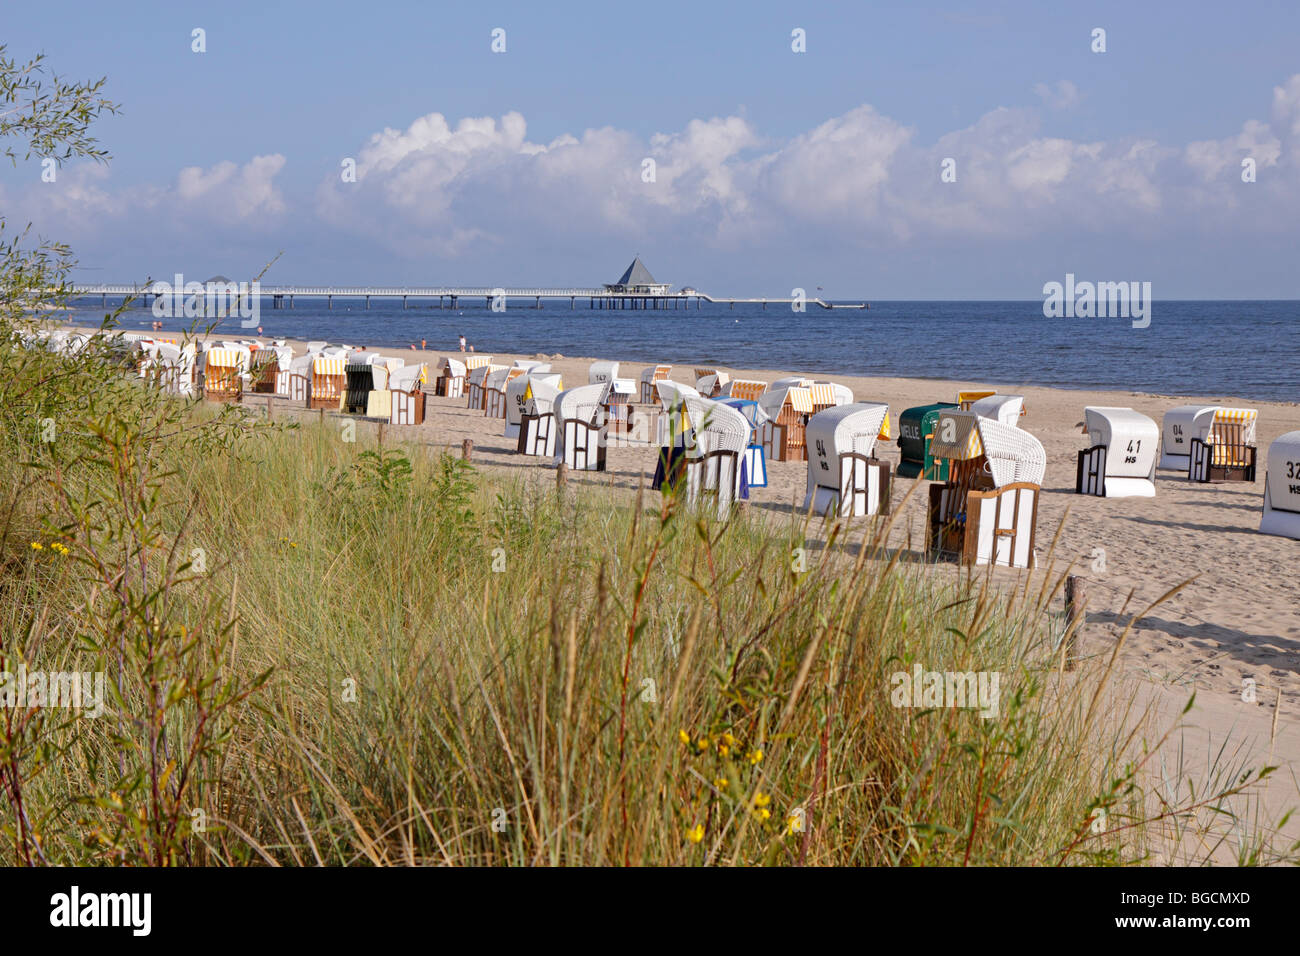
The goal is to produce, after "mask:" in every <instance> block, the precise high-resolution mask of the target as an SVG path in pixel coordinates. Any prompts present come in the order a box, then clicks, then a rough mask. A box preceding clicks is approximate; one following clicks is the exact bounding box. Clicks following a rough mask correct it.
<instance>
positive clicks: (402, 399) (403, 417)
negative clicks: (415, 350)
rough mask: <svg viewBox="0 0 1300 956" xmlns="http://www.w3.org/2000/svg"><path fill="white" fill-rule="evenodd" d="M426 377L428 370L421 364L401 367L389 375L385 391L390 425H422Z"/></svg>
mask: <svg viewBox="0 0 1300 956" xmlns="http://www.w3.org/2000/svg"><path fill="white" fill-rule="evenodd" d="M428 377H429V376H428V369H427V367H426V366H425V364H424V363H423V362H416V363H414V364H411V365H403V366H402V367H401V368H397V369H394V370H392V371H391V372H390V373H389V375H388V389H387V391H388V423H389V424H390V425H422V424H424V405H425V394H424V386H425V384H426V383H427V382H428ZM376 410H378V409H376Z"/></svg>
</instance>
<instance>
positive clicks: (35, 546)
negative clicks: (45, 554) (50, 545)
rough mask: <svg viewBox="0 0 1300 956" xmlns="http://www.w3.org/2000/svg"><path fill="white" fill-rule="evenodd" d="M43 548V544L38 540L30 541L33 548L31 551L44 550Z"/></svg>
mask: <svg viewBox="0 0 1300 956" xmlns="http://www.w3.org/2000/svg"><path fill="white" fill-rule="evenodd" d="M44 548H45V545H43V544H41V543H40V542H39V541H33V542H32V550H33V551H41V550H44Z"/></svg>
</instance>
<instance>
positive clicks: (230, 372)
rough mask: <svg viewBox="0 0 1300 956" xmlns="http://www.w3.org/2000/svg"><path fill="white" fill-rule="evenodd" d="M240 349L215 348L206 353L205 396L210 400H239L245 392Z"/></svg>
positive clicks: (204, 366) (204, 368) (204, 363)
mask: <svg viewBox="0 0 1300 956" xmlns="http://www.w3.org/2000/svg"><path fill="white" fill-rule="evenodd" d="M242 358H243V356H242V355H241V353H240V352H239V350H238V349H225V348H213V349H208V350H207V352H205V353H204V362H203V397H204V399H206V400H207V401H209V402H237V401H239V400H240V398H242V397H243V394H244V379H243V375H242V370H241V367H240V361H241V359H242Z"/></svg>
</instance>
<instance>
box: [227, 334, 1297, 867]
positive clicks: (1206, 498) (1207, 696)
mask: <svg viewBox="0 0 1300 956" xmlns="http://www.w3.org/2000/svg"><path fill="white" fill-rule="evenodd" d="M289 344H290V345H291V346H292V347H293V348H294V352H295V354H302V352H303V351H304V349H305V346H304V343H302V342H298V341H293V340H290V341H289ZM371 351H378V352H381V353H383V354H385V355H391V356H397V357H401V358H403V359H405V361H406V362H407V363H408V364H409V363H411V362H413V361H416V360H417V359H418V360H422V361H424V362H426V363H427V364H428V366H429V369H430V377H431V379H432V376H433V371H434V369H435V367H436V365H437V363H438V360H439V359H440V358H441V357H442V356H443V355H450V356H452V357H460V358H464V356H463V355H459V353H454V352H439V351H434V350H425V351H412V350H409V349H408V350H401V349H391V348H390V349H383V348H380V349H373V350H371ZM516 359H532V360H542V361H547V362H549V363H550V364H551V367H552V371H554V372H559V373H560V374H561V375H563V377H564V382H565V385H566V386H570V387H571V386H573V385H576V384H586V382H587V380H588V369H589V367H590V365H591V363H592V362H593V361H596V360H597V358H596V357H574V356H563V357H561V356H558V355H547V354H544V353H540V354H528V355H523V354H501V353H494V354H493V355H492V360H493V361H494V362H496V363H498V364H509V363H511V362H513V361H514V360H516ZM645 367H646V366H645V365H644V364H643V363H629V362H622V363H620V369H619V373H618V374H619V377H621V378H632V379H638V380H639V378H640V375H641V372H642V370H643V369H644V368H645ZM719 367H720V368H722V369H724V370H725V371H726V372H728V373H729V374H730V376H731V378H733V379H737V378H743V379H751V380H759V381H765V382H772V381H774V380H776V379H778V378H782V377H785V376H789V375H793V374H800V373H799V372H798V370H778V369H750V368H736V367H727V366H719ZM694 368H695V367H694V366H691V365H684V366H675V367H674V370H675V371H676V372H677V373H678V374H677V375H674V376H671V377H673V378H675V379H676V380H679V381H684V382H689V383H693V382H694V378H695V375H694ZM815 377H816V378H817V379H819V380H826V379H829V380H831V381H835V382H839V383H841V384H844V385H847V386H848V387H849V388H851V389H852V390H853V393H854V397H855V400H857V401H871V402H886V403H888V404H889V406H890V418H891V422H892V423H893V435H894V436H895V437H896V436H897V434H898V414H899V413H900V412H902V411H903V410H905V409H907V408H910V407H913V406H916V405H923V404H928V403H930V402H934V401H954V400H955V399H956V395H957V392H958V391H959V390H966V389H991V388H993V387H994V386H993V385H992V384H990V383H985V382H980V381H941V380H924V379H907V378H868V377H859V376H851V375H829V376H828V375H817V376H815ZM430 390H432V386H430ZM998 390H999V391H1000V392H1002V393H1005V394H1015V395H1022V396H1023V397H1024V399H1025V409H1026V413H1025V415H1024V416H1023V417H1022V418H1021V420H1020V424H1021V427H1022V428H1024V429H1026V430H1027V431H1029V432H1031V433H1032V434H1034V435H1035V436H1036V437H1037V438H1038V439H1039V440H1040V441H1041V442H1042V443H1043V446H1044V448H1045V450H1046V452H1047V472H1046V477H1045V479H1044V483H1043V487H1044V495H1043V497H1042V499H1041V503H1040V507H1039V515H1038V531H1037V553H1038V556H1039V559H1040V561H1042V562H1044V563H1045V562H1046V559H1047V556H1048V555H1047V552H1048V549H1049V548H1050V546H1051V542H1052V539H1053V536H1054V535H1056V534H1057V531H1058V528H1059V529H1060V535H1059V541H1058V544H1057V547H1056V550H1055V552H1054V554H1053V556H1052V560H1053V568H1054V572H1055V573H1061V572H1064V571H1065V570H1066V568H1067V567H1070V566H1071V563H1072V571H1071V573H1074V574H1078V575H1082V576H1084V577H1086V578H1087V593H1088V610H1087V619H1086V625H1085V626H1084V627H1083V629H1082V631H1081V632H1080V635H1079V639H1078V642H1077V644H1076V648H1077V650H1078V652H1080V653H1082V654H1083V655H1099V656H1103V657H1108V656H1109V655H1111V653H1112V652H1113V650H1114V648H1115V645H1116V642H1117V640H1118V638H1119V636H1120V634H1121V632H1122V631H1123V630H1124V629H1125V628H1126V627H1128V626H1129V623H1130V621H1131V620H1132V618H1133V617H1134V615H1135V614H1141V616H1140V617H1139V618H1138V620H1137V621H1136V623H1135V624H1134V625H1133V627H1132V629H1131V631H1130V632H1129V635H1128V637H1127V639H1126V641H1125V643H1124V645H1123V648H1122V651H1121V654H1120V657H1119V664H1120V669H1121V673H1122V674H1123V675H1124V677H1125V678H1126V679H1125V680H1124V681H1122V683H1121V685H1120V689H1119V690H1118V691H1117V693H1118V694H1120V695H1122V696H1123V698H1124V699H1125V700H1129V699H1132V700H1133V701H1135V702H1137V703H1138V705H1139V709H1141V708H1143V707H1150V708H1151V710H1152V712H1153V713H1155V714H1157V715H1158V720H1159V724H1160V726H1161V727H1162V728H1164V727H1168V726H1170V725H1172V724H1173V723H1174V722H1176V721H1178V720H1179V719H1180V715H1181V711H1182V708H1183V706H1184V705H1185V704H1186V703H1187V700H1188V698H1189V697H1190V696H1191V695H1192V694H1193V693H1195V694H1196V705H1195V708H1194V709H1193V711H1191V712H1190V713H1189V714H1187V715H1186V716H1185V717H1182V718H1181V719H1182V720H1183V723H1184V726H1185V728H1186V729H1185V731H1184V732H1183V734H1182V736H1181V739H1180V743H1179V746H1180V747H1181V748H1182V751H1183V754H1184V758H1185V759H1186V760H1187V761H1188V764H1189V766H1190V767H1191V768H1194V769H1196V770H1197V771H1198V772H1208V768H1209V767H1211V766H1213V765H1214V764H1215V763H1216V759H1217V758H1216V755H1217V754H1219V753H1220V748H1225V751H1224V752H1226V753H1228V754H1231V755H1233V759H1234V760H1236V761H1240V762H1242V763H1243V764H1245V765H1249V766H1256V767H1258V766H1261V765H1263V764H1264V763H1277V764H1280V765H1281V767H1282V771H1281V772H1280V773H1279V778H1280V779H1278V780H1276V781H1275V782H1273V783H1271V784H1270V785H1269V788H1268V790H1267V792H1266V794H1265V798H1264V805H1265V806H1266V807H1267V810H1268V812H1267V814H1266V816H1268V817H1271V818H1272V819H1273V820H1276V819H1278V818H1279V817H1280V816H1281V814H1282V813H1284V812H1285V810H1286V809H1287V808H1289V807H1291V806H1294V805H1297V804H1300V785H1298V784H1297V779H1300V734H1297V733H1296V732H1295V725H1294V718H1295V714H1296V713H1297V708H1298V706H1300V581H1297V580H1296V578H1295V575H1294V574H1293V573H1292V572H1291V569H1292V568H1293V566H1294V562H1295V558H1296V555H1297V553H1298V552H1300V542H1297V541H1293V540H1291V539H1288V538H1281V537H1275V536H1269V535H1263V534H1260V533H1259V532H1258V530H1257V528H1258V526H1259V519H1260V514H1261V508H1262V501H1263V491H1264V477H1263V475H1264V468H1263V466H1264V462H1265V458H1266V454H1267V450H1268V447H1269V444H1270V443H1271V442H1272V441H1273V439H1275V438H1276V437H1278V436H1279V435H1281V434H1283V433H1285V432H1288V431H1292V430H1295V429H1298V428H1300V405H1297V404H1290V403H1278V402H1263V401H1255V400H1252V399H1250V398H1249V397H1248V396H1241V395H1197V396H1192V395H1180V396H1175V395H1152V394H1142V393H1137V392H1118V391H1096V390H1086V389H1079V390H1067V389H1054V388H1042V387H1034V386H1023V387H1014V388H1009V387H1007V386H1005V385H1004V386H1001V387H1000V388H999V389H998ZM244 401H245V403H246V404H248V405H251V406H253V407H259V406H263V407H264V406H265V403H266V401H267V397H266V396H264V395H252V394H249V393H246V394H245V398H244ZM1201 401H1203V402H1206V403H1216V404H1225V405H1231V406H1246V407H1253V408H1257V409H1258V410H1259V422H1258V447H1259V455H1260V457H1259V466H1260V467H1259V469H1258V477H1257V479H1256V480H1255V481H1254V482H1252V483H1241V482H1235V483H1219V484H1213V483H1212V484H1192V483H1190V482H1188V481H1187V480H1186V478H1185V477H1180V476H1179V475H1178V474H1176V473H1174V472H1164V471H1160V472H1157V479H1156V496H1155V497H1154V498H1121V499H1108V498H1098V497H1091V496H1085V495H1078V494H1075V493H1074V481H1075V469H1076V456H1077V453H1078V451H1079V450H1080V449H1081V448H1084V447H1086V445H1087V441H1086V436H1085V435H1084V434H1083V432H1082V430H1081V428H1080V425H1081V423H1082V421H1083V418H1084V412H1083V409H1084V407H1085V406H1086V405H1102V406H1128V407H1132V408H1133V409H1135V410H1137V411H1139V412H1142V413H1143V414H1146V415H1148V416H1150V417H1151V418H1152V419H1154V420H1155V421H1156V422H1157V424H1159V423H1160V422H1161V420H1162V418H1163V415H1164V413H1165V411H1166V410H1167V409H1169V408H1171V407H1173V406H1176V405H1181V404H1188V403H1192V402H1201ZM272 405H273V408H274V412H273V414H274V415H275V416H276V417H284V416H293V417H306V416H308V415H310V416H312V417H315V416H316V415H318V414H319V413H318V412H310V413H309V412H306V411H305V410H302V409H301V408H300V403H297V402H290V401H289V400H287V399H285V398H274V399H272ZM335 414H336V413H333V412H326V415H327V416H334V415H335ZM504 427H505V422H504V420H502V419H492V418H487V417H486V416H485V415H484V413H483V412H482V411H477V410H474V411H471V410H469V409H468V408H467V407H466V400H465V399H464V398H456V399H452V398H442V397H437V396H434V395H432V394H430V395H429V396H428V399H427V405H426V417H425V422H424V424H423V425H421V426H416V427H413V428H409V429H398V430H396V431H400V433H401V438H402V439H403V440H407V441H412V440H413V441H417V442H420V443H423V444H427V445H430V446H433V447H442V448H445V449H447V450H448V451H451V452H453V453H455V454H457V455H459V454H460V453H461V447H462V443H463V442H464V441H465V440H466V439H469V440H471V441H472V442H473V453H472V456H473V463H474V465H475V466H476V467H479V468H483V469H487V470H491V471H495V472H497V473H498V474H500V475H503V476H509V477H510V478H512V479H515V480H520V481H524V482H527V483H529V484H533V485H536V486H538V487H553V486H554V481H555V472H554V469H553V467H551V466H550V463H549V461H547V460H544V459H540V458H532V457H525V456H521V455H519V454H518V453H517V452H516V451H515V443H514V441H513V440H508V439H506V438H505V437H504ZM387 434H388V436H389V440H391V439H392V438H395V437H397V435H396V434H395V430H392V429H390V430H389V431H388V432H387ZM876 454H877V457H879V458H882V459H885V460H888V461H889V462H890V464H891V466H893V467H895V468H896V467H897V464H898V461H899V449H898V445H897V444H896V442H894V441H889V442H884V441H882V442H880V443H878V445H877V452H876ZM655 463H656V457H655V449H654V448H653V447H651V446H632V447H614V446H611V447H609V448H608V449H607V471H606V472H604V473H597V472H585V473H572V474H570V476H569V484H570V486H571V487H572V488H573V489H574V493H576V494H583V493H602V492H603V493H612V494H613V495H615V496H616V497H623V498H625V500H630V499H631V496H632V495H634V494H635V491H636V489H637V487H638V486H639V485H641V484H642V483H643V482H644V483H645V484H646V485H647V486H648V484H649V480H650V477H651V475H652V474H653V471H654V467H655ZM806 478H807V463H806V462H804V461H792V462H781V461H770V462H769V463H768V484H767V486H766V487H764V488H754V489H751V493H750V504H749V507H750V508H751V509H753V511H754V512H755V513H757V514H766V515H768V516H769V517H770V518H772V519H773V520H775V521H781V522H784V521H786V520H790V519H791V518H792V516H794V513H795V512H798V517H800V518H801V517H802V513H803V512H802V504H803V499H804V492H805V487H806ZM913 484H914V482H913V481H912V480H910V479H903V480H896V481H895V482H894V484H893V489H892V500H893V504H894V507H895V509H896V510H897V511H898V517H897V520H896V521H895V524H894V527H893V531H892V534H891V538H890V541H889V545H890V547H893V548H899V549H903V550H904V551H906V552H910V554H911V555H912V556H914V557H916V558H920V557H921V556H922V554H923V549H924V533H925V523H926V518H925V506H924V501H925V494H924V484H925V483H922V486H921V487H919V488H917V489H916V492H914V493H912V494H911V495H910V496H909V494H908V492H909V490H911V489H912V486H913ZM598 489H599V490H598ZM955 567H956V566H955V565H953V564H951V563H943V564H940V565H939V571H940V573H948V572H950V571H951V570H952V569H954V568H955ZM1023 575H1024V572H1023V571H1012V570H1008V569H997V570H996V571H995V572H994V578H995V581H998V582H1000V583H1002V584H1003V585H1005V586H1006V587H1012V586H1014V584H1015V583H1016V582H1017V580H1019V579H1021V578H1022V577H1023ZM1179 585H1184V586H1183V588H1182V590H1181V591H1179V592H1178V593H1177V594H1176V595H1174V596H1173V597H1172V598H1169V599H1168V600H1166V601H1164V602H1163V603H1161V604H1160V605H1159V606H1158V607H1156V608H1155V609H1153V610H1151V611H1150V612H1149V613H1141V612H1143V611H1145V610H1146V608H1147V607H1148V606H1149V605H1151V604H1152V603H1153V602H1155V601H1157V600H1158V599H1159V598H1160V597H1161V596H1162V595H1164V594H1166V593H1167V592H1168V591H1170V590H1173V589H1175V588H1177V587H1178V586H1179ZM1056 604H1057V607H1056V609H1057V610H1059V605H1060V598H1057V601H1056ZM1248 678H1249V679H1251V680H1253V681H1254V683H1255V687H1256V693H1255V700H1254V701H1245V700H1243V693H1242V691H1243V682H1244V681H1245V680H1246V679H1248ZM1288 830H1296V835H1297V836H1300V825H1297V824H1296V823H1292V824H1291V825H1290V826H1289V827H1288ZM1224 862H1228V861H1227V860H1225V861H1224Z"/></svg>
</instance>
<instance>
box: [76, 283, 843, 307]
mask: <svg viewBox="0 0 1300 956" xmlns="http://www.w3.org/2000/svg"><path fill="white" fill-rule="evenodd" d="M68 288H69V291H70V292H71V293H72V295H73V296H74V297H77V298H82V297H89V296H99V297H100V301H101V304H102V305H104V306H105V307H107V305H108V299H109V297H110V296H111V297H113V298H118V297H121V298H123V299H125V298H138V299H142V300H143V305H144V306H145V307H146V308H148V306H149V304H150V302H151V301H152V299H153V298H154V297H156V295H157V293H155V292H153V291H151V289H150V288H149V287H148V286H143V285H132V284H129V283H107V284H86V283H69V286H68ZM258 295H259V296H260V297H261V298H262V299H263V300H265V299H270V300H271V307H272V308H273V309H281V308H288V309H292V308H293V306H294V298H295V297H300V298H316V299H325V300H326V301H327V302H328V303H329V308H331V309H332V308H333V307H334V300H335V299H352V300H359V301H364V302H365V304H366V308H367V309H368V308H370V300H371V299H384V300H393V299H401V300H402V307H403V308H406V307H407V306H408V304H409V303H411V302H412V300H414V301H415V302H416V303H426V304H428V305H429V307H430V308H449V309H457V308H461V307H462V303H461V300H462V299H465V300H469V301H472V302H475V303H477V300H479V299H482V300H483V301H484V303H485V305H486V307H488V308H491V305H492V300H493V299H494V298H496V297H498V296H501V297H504V298H505V299H506V300H510V299H516V300H519V299H522V300H525V301H527V300H530V299H531V300H532V304H531V306H530V307H531V308H536V309H540V308H542V302H543V301H545V300H547V299H560V300H563V299H568V300H569V307H570V308H577V306H578V304H579V303H580V302H582V300H584V299H585V300H586V304H587V307H588V308H592V309H650V310H655V309H669V310H671V309H683V308H684V309H690V308H696V309H698V308H700V304H701V303H702V302H708V303H710V304H723V305H726V304H730V305H731V306H732V307H734V306H735V305H736V303H738V302H739V303H742V304H752V305H762V306H763V307H764V308H766V307H767V306H768V305H790V304H792V303H793V302H795V301H796V300H795V299H793V298H788V297H787V298H774V297H770V296H714V295H709V294H707V293H704V292H696V291H689V292H685V291H683V292H668V293H664V294H662V295H650V294H646V293H636V292H618V293H611V292H609V291H607V290H605V289H529V288H513V289H512V288H487V287H482V286H444V287H437V286H435V287H432V288H418V287H409V288H408V287H390V286H310V285H285V286H267V285H264V286H262V287H261V288H260V289H259V290H258ZM435 301H436V305H434V302H435ZM805 301H806V302H807V303H808V304H809V305H816V306H820V307H821V308H823V309H861V308H865V305H858V304H852V305H849V304H843V303H831V302H826V301H825V300H823V299H820V298H808V299H805ZM512 308H518V306H517V305H516V306H512Z"/></svg>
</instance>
